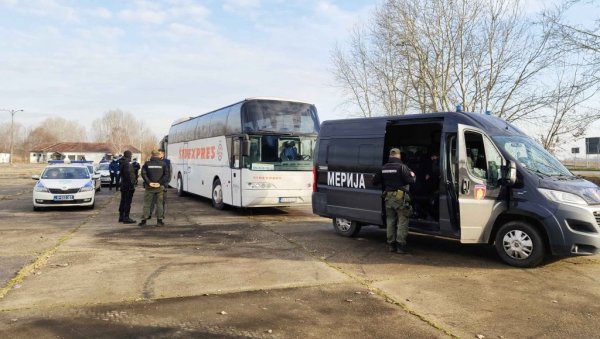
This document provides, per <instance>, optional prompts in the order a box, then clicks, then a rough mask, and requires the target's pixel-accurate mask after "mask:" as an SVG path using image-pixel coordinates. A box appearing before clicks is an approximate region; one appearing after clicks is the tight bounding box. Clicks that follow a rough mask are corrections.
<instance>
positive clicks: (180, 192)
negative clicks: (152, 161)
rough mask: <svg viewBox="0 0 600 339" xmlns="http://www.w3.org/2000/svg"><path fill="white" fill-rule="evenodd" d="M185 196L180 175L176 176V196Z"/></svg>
mask: <svg viewBox="0 0 600 339" xmlns="http://www.w3.org/2000/svg"><path fill="white" fill-rule="evenodd" d="M184 195H185V191H184V190H183V179H182V178H181V174H178V175H177V196H178V197H183V196H184Z"/></svg>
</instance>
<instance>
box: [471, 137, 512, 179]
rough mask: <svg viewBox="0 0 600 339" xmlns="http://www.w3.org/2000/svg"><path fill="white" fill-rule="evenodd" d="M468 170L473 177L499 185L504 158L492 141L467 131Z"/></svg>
mask: <svg viewBox="0 0 600 339" xmlns="http://www.w3.org/2000/svg"><path fill="white" fill-rule="evenodd" d="M465 146H466V148H467V169H468V171H469V173H470V174H471V175H473V176H474V177H477V178H479V179H483V180H485V181H487V183H488V184H489V185H497V184H498V179H500V168H501V166H502V164H503V158H502V156H501V155H500V152H498V150H497V149H496V147H495V146H494V144H493V143H492V141H491V140H489V139H488V138H487V137H485V136H483V135H481V134H480V133H477V132H471V131H465Z"/></svg>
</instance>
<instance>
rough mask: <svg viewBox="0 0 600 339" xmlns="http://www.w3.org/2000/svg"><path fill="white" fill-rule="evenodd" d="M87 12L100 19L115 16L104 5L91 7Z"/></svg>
mask: <svg viewBox="0 0 600 339" xmlns="http://www.w3.org/2000/svg"><path fill="white" fill-rule="evenodd" d="M87 14H88V15H90V16H92V17H96V18H100V19H110V18H112V16H113V13H112V12H111V11H110V10H108V9H106V8H103V7H97V8H90V9H88V10H87Z"/></svg>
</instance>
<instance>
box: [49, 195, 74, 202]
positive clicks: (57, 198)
mask: <svg viewBox="0 0 600 339" xmlns="http://www.w3.org/2000/svg"><path fill="white" fill-rule="evenodd" d="M73 199H75V197H74V196H72V195H55V196H54V200H55V201H56V200H73Z"/></svg>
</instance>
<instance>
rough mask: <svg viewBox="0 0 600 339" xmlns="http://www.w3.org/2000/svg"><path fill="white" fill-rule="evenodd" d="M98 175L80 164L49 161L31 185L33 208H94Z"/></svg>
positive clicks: (35, 209)
mask: <svg viewBox="0 0 600 339" xmlns="http://www.w3.org/2000/svg"><path fill="white" fill-rule="evenodd" d="M99 178H100V176H99V175H97V174H91V173H90V172H89V170H88V168H87V166H86V164H83V163H68V162H63V161H50V164H49V165H48V166H47V167H46V168H45V169H44V171H43V172H42V174H41V175H34V176H32V179H34V180H37V183H36V184H35V186H34V187H33V210H34V211H38V210H40V209H41V208H43V207H55V206H57V207H58V206H86V207H88V208H94V202H95V195H96V187H95V182H94V181H95V180H98V179H99Z"/></svg>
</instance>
